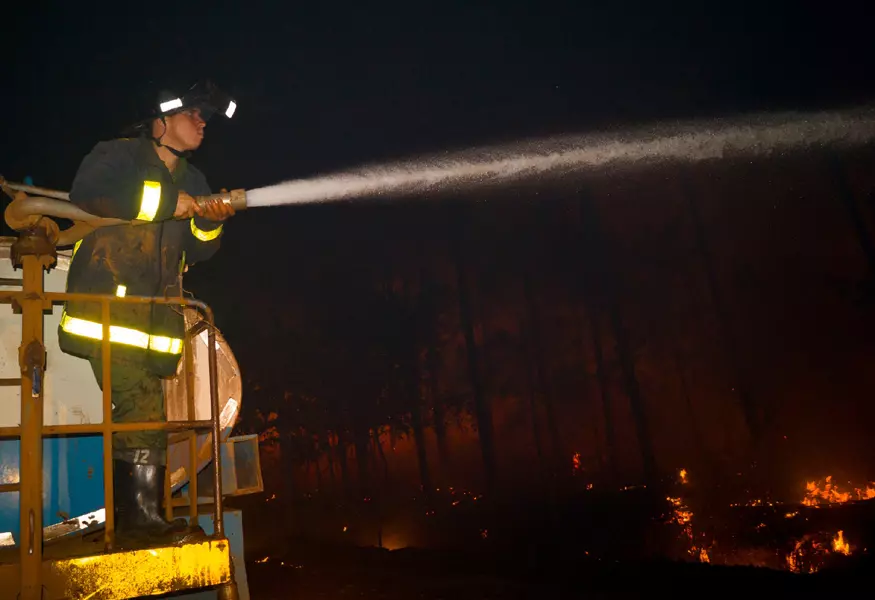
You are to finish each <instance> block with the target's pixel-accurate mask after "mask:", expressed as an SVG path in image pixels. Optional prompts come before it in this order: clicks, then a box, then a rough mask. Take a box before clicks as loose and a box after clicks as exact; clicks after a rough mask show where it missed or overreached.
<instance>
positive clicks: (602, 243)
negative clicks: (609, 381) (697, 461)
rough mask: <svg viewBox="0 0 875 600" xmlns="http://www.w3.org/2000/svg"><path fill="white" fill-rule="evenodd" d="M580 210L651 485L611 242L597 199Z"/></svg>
mask: <svg viewBox="0 0 875 600" xmlns="http://www.w3.org/2000/svg"><path fill="white" fill-rule="evenodd" d="M580 211H581V218H582V219H583V225H584V232H585V233H584V235H585V238H586V239H587V240H589V242H590V244H591V245H590V246H589V249H590V251H589V252H588V253H587V260H588V261H589V266H590V269H589V270H590V273H591V275H593V276H594V280H595V282H596V285H597V287H598V288H599V290H600V291H601V292H603V293H604V294H605V296H606V299H607V301H606V302H604V305H606V306H607V310H608V315H609V317H610V320H611V325H612V328H613V330H614V339H615V340H616V344H617V357H618V359H619V361H620V369H621V372H622V375H623V386H624V388H625V390H626V395H627V396H628V398H629V406H630V408H631V411H632V419H633V421H634V424H635V432H636V433H637V435H638V445H639V447H640V450H641V461H642V467H643V471H644V479H645V481H647V482H652V481H655V479H656V477H657V472H656V458H655V456H654V449H653V440H652V439H651V437H650V428H649V425H648V422H647V415H646V412H645V409H644V399H643V397H642V394H641V388H640V386H639V384H638V377H637V376H636V375H635V362H634V359H633V357H632V348H631V346H630V343H629V334H628V333H627V331H626V327H625V324H624V323H623V318H622V316H621V314H620V298H619V290H618V289H617V288H618V286H617V283H616V276H615V275H614V274H612V273H611V271H610V270H609V269H606V268H605V265H606V264H608V263H609V261H610V256H609V248H608V243H607V241H606V240H605V239H604V234H603V233H602V231H601V226H600V224H599V221H598V214H597V212H596V208H595V206H594V200H593V199H592V198H590V197H588V196H587V195H586V194H583V195H582V196H581V198H580ZM595 257H598V259H599V260H600V261H601V262H600V263H595V262H594V261H595V260H596V258H595Z"/></svg>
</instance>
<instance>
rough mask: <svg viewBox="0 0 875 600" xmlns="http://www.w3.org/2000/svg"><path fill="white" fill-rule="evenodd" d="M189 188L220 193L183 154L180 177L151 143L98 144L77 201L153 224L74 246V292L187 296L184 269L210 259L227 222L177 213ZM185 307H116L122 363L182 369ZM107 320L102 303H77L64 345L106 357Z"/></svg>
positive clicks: (65, 320)
mask: <svg viewBox="0 0 875 600" xmlns="http://www.w3.org/2000/svg"><path fill="white" fill-rule="evenodd" d="M180 190H183V191H185V192H188V193H189V194H191V195H192V196H198V195H205V194H210V193H211V192H210V188H209V185H207V181H206V178H205V177H204V175H203V174H202V173H201V172H200V171H199V170H197V169H196V168H195V167H194V166H193V165H191V164H190V163H188V161H187V160H185V159H183V158H181V159H180V160H179V163H178V165H177V167H176V169H175V170H174V172H173V173H170V171H169V170H168V169H167V167H166V166H165V165H164V163H163V162H162V161H161V159H160V158H159V157H158V154H157V153H156V152H155V149H154V146H153V145H152V142H151V141H149V140H146V139H143V138H138V139H117V140H112V141H106V142H100V143H98V144H97V145H96V146H95V147H94V149H93V150H92V151H91V152H90V153H89V154H88V155H87V156H86V157H85V158H84V159H83V161H82V164H81V165H80V167H79V170H78V172H77V173H76V177H75V178H74V181H73V186H72V189H71V190H70V201H71V202H73V203H74V204H76V205H77V206H79V207H81V208H82V209H83V210H85V211H87V212H89V213H91V214H93V215H96V216H101V217H115V218H121V219H126V220H134V219H137V220H140V221H145V223H138V224H136V225H119V226H113V227H103V228H99V229H96V230H95V231H94V232H93V233H91V234H89V235H88V236H86V237H85V238H84V239H83V240H82V241H81V242H80V243H79V244H77V246H76V248H75V249H74V255H73V260H72V263H71V265H70V270H69V273H68V276H67V291H68V292H71V293H95V294H115V295H127V296H165V295H167V296H178V295H179V289H178V283H179V273H180V271H181V269H182V268H183V266H184V265H185V264H193V263H195V262H198V261H201V260H206V259H208V258H210V257H211V256H212V255H213V254H214V253H215V252H216V250H218V247H219V242H220V236H221V231H222V226H221V224H220V223H216V222H214V221H210V220H208V219H204V218H202V217H199V216H195V217H194V218H193V219H190V220H189V219H185V220H182V219H175V218H174V217H173V212H174V211H175V210H176V203H177V197H178V193H179V191H180ZM181 308H182V307H178V306H170V305H160V304H130V303H128V304H122V303H112V304H111V305H110V321H111V325H112V326H113V328H112V331H111V333H110V341H111V351H110V355H111V357H113V360H115V359H119V360H122V361H125V362H127V363H129V364H130V363H133V364H135V365H138V366H141V367H143V368H144V369H146V370H148V371H151V372H153V373H155V374H158V375H161V376H169V375H172V374H174V373H175V371H176V366H177V364H178V362H179V359H180V358H181V350H182V338H183V335H184V327H185V323H184V319H183V317H182V314H181V312H180V311H181ZM100 322H101V308H100V304H99V303H93V302H89V303H82V302H68V303H67V305H66V306H65V311H64V315H63V316H62V319H61V324H60V327H59V330H58V337H59V342H60V347H61V350H62V351H64V352H66V353H68V354H73V355H76V356H81V357H85V358H88V357H99V356H100V354H101V342H100V340H101V338H102V327H101V325H100Z"/></svg>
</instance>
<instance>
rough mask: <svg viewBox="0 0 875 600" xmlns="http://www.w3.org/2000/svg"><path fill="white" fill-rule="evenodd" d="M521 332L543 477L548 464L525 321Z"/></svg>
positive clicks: (534, 432) (530, 405)
mask: <svg viewBox="0 0 875 600" xmlns="http://www.w3.org/2000/svg"><path fill="white" fill-rule="evenodd" d="M520 334H521V335H522V338H523V339H522V342H523V348H524V349H525V357H524V358H525V362H526V384H527V385H528V388H529V390H528V391H529V412H530V413H531V415H532V439H533V440H534V442H535V452H536V453H537V455H538V477H539V478H543V476H544V474H545V472H546V465H545V464H544V450H543V448H542V445H541V429H540V427H538V389H537V386H536V384H535V375H534V374H533V371H534V368H533V366H532V363H533V357H532V347H531V339H530V338H531V336H530V334H529V332H528V327H527V326H526V324H525V322H521V323H520Z"/></svg>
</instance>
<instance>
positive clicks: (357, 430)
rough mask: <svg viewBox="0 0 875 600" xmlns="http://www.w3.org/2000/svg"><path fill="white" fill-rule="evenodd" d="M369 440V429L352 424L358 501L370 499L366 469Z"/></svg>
mask: <svg viewBox="0 0 875 600" xmlns="http://www.w3.org/2000/svg"><path fill="white" fill-rule="evenodd" d="M369 438H370V428H366V427H364V426H362V425H359V424H358V423H354V424H353V442H354V443H355V463H356V466H357V467H358V478H359V482H358V483H359V500H362V499H365V498H371V497H372V496H373V492H372V490H371V478H370V472H371V470H370V468H368V440H369Z"/></svg>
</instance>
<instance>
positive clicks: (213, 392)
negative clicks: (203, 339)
mask: <svg viewBox="0 0 875 600" xmlns="http://www.w3.org/2000/svg"><path fill="white" fill-rule="evenodd" d="M207 310H209V309H207ZM207 319H208V320H209V329H208V330H207V340H208V341H207V352H208V353H209V354H208V356H209V365H210V401H211V404H212V413H213V415H212V416H213V436H212V437H213V461H214V462H213V464H214V465H215V468H214V469H213V498H214V500H215V503H214V509H215V511H216V512H215V514H214V516H213V524H214V525H213V531H214V532H215V534H216V535H217V536H220V537H224V536H225V520H224V515H223V514H222V510H223V507H222V504H223V503H222V456H221V442H220V441H219V436H220V434H221V431H220V424H219V416H220V412H219V381H218V379H219V373H218V371H219V368H218V364H217V362H216V329H215V327H214V326H213V313H212V311H209V312H208V313H207Z"/></svg>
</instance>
